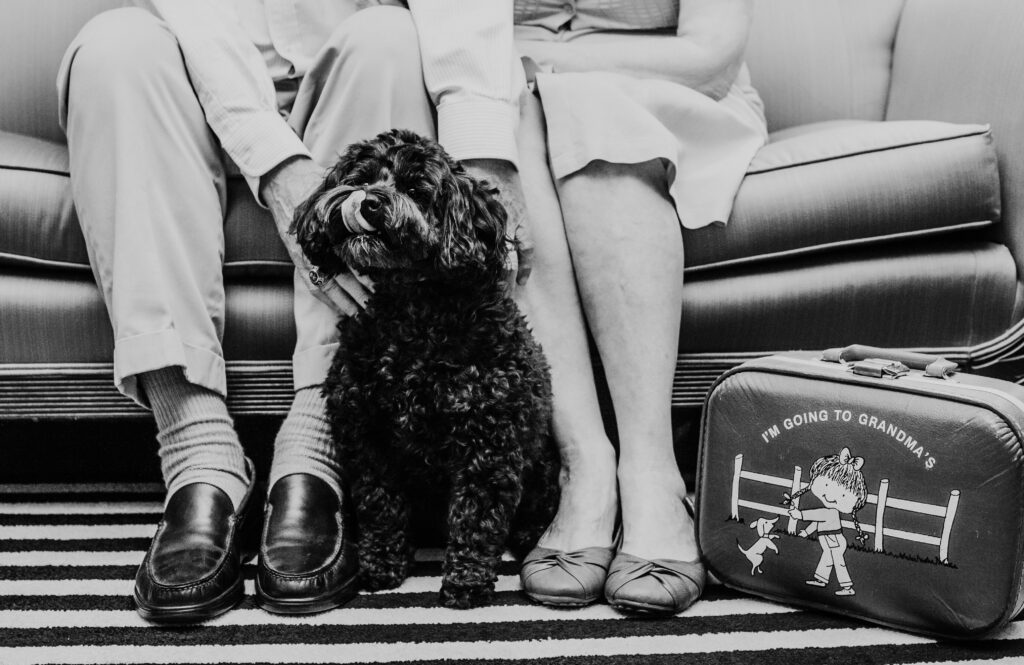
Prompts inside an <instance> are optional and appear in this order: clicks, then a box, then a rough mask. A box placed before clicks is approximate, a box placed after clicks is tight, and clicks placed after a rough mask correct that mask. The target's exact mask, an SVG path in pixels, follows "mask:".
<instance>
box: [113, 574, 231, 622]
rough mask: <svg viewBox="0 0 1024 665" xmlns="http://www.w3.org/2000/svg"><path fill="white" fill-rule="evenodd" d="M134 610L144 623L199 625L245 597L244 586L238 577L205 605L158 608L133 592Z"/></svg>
mask: <svg viewBox="0 0 1024 665" xmlns="http://www.w3.org/2000/svg"><path fill="white" fill-rule="evenodd" d="M132 596H133V597H134V598H135V610H136V611H137V612H138V613H139V616H141V617H142V618H143V619H145V620H146V621H151V622H153V623H165V624H187V623H201V622H203V621H209V620H210V619H213V618H216V617H219V616H220V615H221V614H224V613H225V612H227V611H228V610H230V609H231V608H233V607H234V606H235V605H237V604H238V603H240V602H241V601H242V598H244V597H245V586H244V583H243V582H242V578H241V577H239V578H238V579H237V580H236V581H235V583H234V584H232V585H231V586H230V587H229V588H228V589H227V590H226V591H224V593H222V594H221V595H219V596H217V597H216V598H213V599H211V600H209V601H207V602H205V603H197V604H195V605H173V606H170V607H159V606H156V605H148V604H146V603H145V602H144V601H143V600H142V599H141V598H139V595H138V593H137V592H133V593H132Z"/></svg>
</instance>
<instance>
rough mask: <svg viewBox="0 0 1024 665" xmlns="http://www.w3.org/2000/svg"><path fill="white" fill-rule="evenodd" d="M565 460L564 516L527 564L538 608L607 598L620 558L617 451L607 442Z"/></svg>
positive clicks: (526, 577) (526, 578) (529, 589)
mask: <svg viewBox="0 0 1024 665" xmlns="http://www.w3.org/2000/svg"><path fill="white" fill-rule="evenodd" d="M577 451H578V452H579V454H574V453H576V452H577ZM563 458H565V460H564V461H563V465H562V473H561V477H560V479H559V484H560V486H561V496H560V499H559V506H558V513H557V514H556V516H555V519H554V520H553V521H552V522H551V524H550V525H549V526H548V528H547V530H546V531H545V532H544V534H543V535H542V536H541V538H540V541H539V542H538V543H537V546H536V547H535V548H533V550H532V551H531V552H530V553H529V554H528V555H527V556H526V557H525V558H524V559H523V567H522V570H521V572H520V579H521V580H522V586H523V591H524V592H525V593H526V595H527V596H529V597H530V598H531V599H533V600H534V601H536V602H538V603H543V604H545V605H554V606H557V607H581V606H583V605H589V604H590V603H593V602H595V601H597V600H599V599H600V598H601V593H602V591H603V589H604V583H605V578H606V577H607V575H608V565H609V563H610V562H611V559H612V556H613V555H614V554H615V551H614V547H613V544H612V538H613V533H614V530H615V521H616V520H615V518H616V515H617V514H618V495H617V494H616V491H615V451H614V449H613V448H612V446H611V444H610V443H608V442H607V440H604V441H603V444H597V443H595V444H593V445H591V446H588V449H586V450H580V449H579V448H578V447H573V448H572V450H571V451H569V452H566V451H563Z"/></svg>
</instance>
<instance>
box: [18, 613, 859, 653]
mask: <svg viewBox="0 0 1024 665" xmlns="http://www.w3.org/2000/svg"><path fill="white" fill-rule="evenodd" d="M437 611H438V612H439V613H440V612H443V613H445V614H446V617H447V612H448V611H449V610H443V609H438V610H437ZM465 620H466V621H467V623H452V624H448V623H436V624H430V623H417V624H399V625H390V624H367V625H315V626H310V625H302V624H289V625H273V624H271V625H258V624H257V625H234V626H190V627H175V628H163V627H144V628H143V627H118V628H116V629H111V628H110V627H101V628H61V627H52V628H38V629H36V628H28V629H26V628H9V629H0V644H5V645H8V646H38V645H41V644H61V645H65V646H66V645H81V646H105V645H112V644H131V645H136V646H143V645H146V646H160V645H163V646H171V645H173V646H189V645H192V646H196V645H200V646H201V645H241V644H367V643H397V642H410V643H438V642H517V641H529V640H570V639H603V638H615V637H620V638H622V637H625V638H631V637H636V638H638V639H642V638H644V637H652V636H685V635H706V634H718V633H732V632H748V631H749V632H766V633H770V632H775V631H804V630H830V629H837V628H859V627H863V626H864V624H862V623H859V622H855V621H852V620H848V619H843V618H840V617H832V616H826V615H821V614H813V613H792V614H772V615H734V616H718V617H693V618H689V617H673V618H668V619H657V620H655V619H626V618H624V619H603V620H582V619H581V620H573V619H555V620H538V621H508V622H488V623H469V622H471V621H472V611H469V612H467V613H465ZM737 646H740V645H737Z"/></svg>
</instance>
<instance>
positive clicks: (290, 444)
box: [267, 386, 341, 496]
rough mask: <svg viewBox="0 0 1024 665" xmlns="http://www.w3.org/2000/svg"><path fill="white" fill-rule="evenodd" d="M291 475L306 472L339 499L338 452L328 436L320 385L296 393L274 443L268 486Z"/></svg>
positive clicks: (325, 412)
mask: <svg viewBox="0 0 1024 665" xmlns="http://www.w3.org/2000/svg"><path fill="white" fill-rule="evenodd" d="M293 473H309V474H312V475H314V476H317V477H318V478H321V479H322V480H323V481H324V482H326V483H327V484H328V485H330V486H331V487H333V488H334V491H336V492H338V496H341V475H340V464H339V462H338V450H337V448H336V447H335V445H334V440H333V438H332V437H331V423H330V421H328V419H327V402H326V400H325V399H324V397H323V395H322V394H321V392H320V387H319V386H314V387H310V388H302V389H301V390H297V391H296V392H295V401H294V402H292V406H291V409H290V410H289V411H288V416H287V417H286V418H285V420H284V423H283V424H282V425H281V429H280V431H278V433H277V439H276V440H275V441H274V461H273V463H272V464H271V465H270V477H269V478H268V481H267V482H268V485H267V486H268V487H271V488H272V487H273V486H274V483H276V482H277V481H278V480H279V479H281V478H283V477H284V476H287V475H290V474H293Z"/></svg>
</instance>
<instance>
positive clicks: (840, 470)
mask: <svg viewBox="0 0 1024 665" xmlns="http://www.w3.org/2000/svg"><path fill="white" fill-rule="evenodd" d="M862 466H864V459H863V458H862V457H854V456H853V455H851V454H850V449H849V448H843V450H842V452H840V453H839V454H838V455H827V456H825V457H821V458H818V459H817V460H815V462H814V464H813V465H812V466H811V482H810V484H809V485H808V486H807V487H805V488H803V489H801V490H800V491H798V492H796V494H794V495H793V496H792V497H789V496H788V495H787V497H786V499H787V500H788V502H789V516H790V517H792V518H793V519H797V520H804V521H805V522H810V524H809V525H808V526H807V527H806V528H805V529H803V530H802V531H800V536H802V537H808V536H810V535H811V534H813V533H817V534H818V543H819V544H820V545H821V559H820V560H819V561H818V567H817V569H816V570H815V571H814V578H813V579H810V580H807V584H809V585H811V586H816V587H824V586H827V585H828V582H829V579H830V578H831V577H832V571H833V570H835V573H836V581H837V582H839V590H838V591H836V595H837V596H852V595H854V593H855V592H854V590H853V580H852V579H851V578H850V573H849V571H848V570H847V569H846V558H845V555H846V548H847V542H846V538H845V537H844V536H843V526H842V523H841V522H840V519H841V514H843V513H845V514H848V515H850V516H852V517H853V525H854V526H855V527H857V534H858V535H857V540H866V539H867V534H865V533H864V532H863V531H861V528H860V522H859V521H857V511H858V510H860V509H861V508H863V507H864V504H865V502H866V501H867V498H868V490H867V483H865V481H864V474H862V473H861V472H860V468H861V467H862ZM806 492H810V493H811V494H813V495H814V496H816V497H817V498H818V500H819V501H821V504H822V506H824V507H823V508H812V509H809V510H797V509H796V507H795V505H796V499H797V498H799V497H800V495H802V494H804V493H806Z"/></svg>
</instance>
